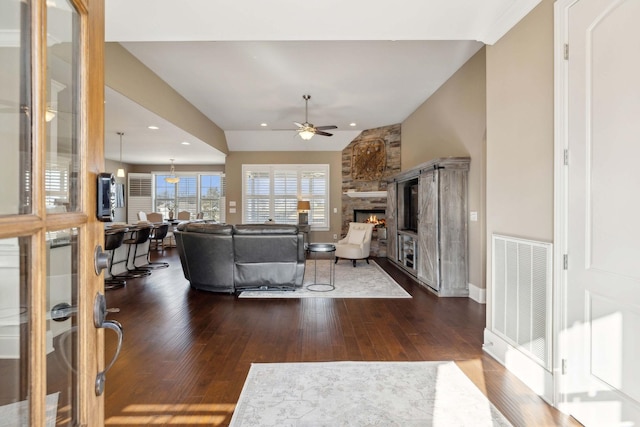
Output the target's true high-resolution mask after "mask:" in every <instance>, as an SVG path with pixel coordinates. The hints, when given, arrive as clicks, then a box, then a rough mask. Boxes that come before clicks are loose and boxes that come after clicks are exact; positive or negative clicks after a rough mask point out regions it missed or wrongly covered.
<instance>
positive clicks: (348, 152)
mask: <svg viewBox="0 0 640 427" xmlns="http://www.w3.org/2000/svg"><path fill="white" fill-rule="evenodd" d="M400 129H401V126H400V124H395V125H390V126H383V127H380V128H376V129H368V130H365V131H363V132H362V133H361V134H360V135H358V137H357V138H356V139H354V140H353V141H351V143H350V144H349V145H347V146H346V147H345V148H344V150H342V228H341V231H342V237H344V236H345V235H346V234H347V231H348V229H349V223H350V222H352V221H353V211H354V209H384V210H386V209H387V199H386V197H385V198H374V197H349V196H347V195H346V194H344V193H346V192H348V191H349V190H352V191H385V190H386V189H387V179H388V178H389V177H391V176H393V175H396V174H397V173H399V172H400V136H401V134H400ZM380 139H381V140H383V141H384V145H385V154H386V164H385V169H384V172H383V173H382V176H381V177H380V178H378V179H376V180H373V181H367V180H355V179H353V177H352V173H351V165H352V151H353V150H352V149H353V146H354V145H355V144H357V143H359V142H363V141H375V140H380ZM371 255H373V256H382V257H384V256H386V242H379V241H378V239H377V233H375V234H374V237H373V239H372V241H371Z"/></svg>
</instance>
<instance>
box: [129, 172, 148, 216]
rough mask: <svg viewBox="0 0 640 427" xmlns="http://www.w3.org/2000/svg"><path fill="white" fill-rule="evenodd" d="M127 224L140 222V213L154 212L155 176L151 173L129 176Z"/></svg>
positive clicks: (131, 174)
mask: <svg viewBox="0 0 640 427" xmlns="http://www.w3.org/2000/svg"><path fill="white" fill-rule="evenodd" d="M128 187H129V190H128V195H129V196H128V198H127V222H128V223H129V224H135V223H136V222H138V212H140V211H142V212H145V213H149V212H151V211H153V197H152V195H153V176H152V175H151V174H150V173H130V174H129V175H128Z"/></svg>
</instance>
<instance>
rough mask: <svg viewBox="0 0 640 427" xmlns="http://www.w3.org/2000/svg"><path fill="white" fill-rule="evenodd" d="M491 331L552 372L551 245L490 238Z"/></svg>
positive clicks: (530, 241) (514, 239) (515, 239)
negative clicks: (491, 268)
mask: <svg viewBox="0 0 640 427" xmlns="http://www.w3.org/2000/svg"><path fill="white" fill-rule="evenodd" d="M492 259H493V270H492V271H493V280H492V292H491V295H492V297H491V300H492V309H493V310H492V325H491V327H492V331H493V332H494V333H496V334H497V335H499V336H501V337H502V338H504V339H505V340H506V341H507V342H508V343H510V344H511V345H512V346H514V347H515V348H517V349H518V350H520V351H522V352H523V353H525V354H526V355H527V356H529V357H530V358H532V359H533V360H534V361H536V362H537V363H539V364H540V365H542V366H543V367H544V368H545V369H547V370H549V371H550V370H551V344H552V336H551V315H552V307H551V292H552V289H551V277H552V245H551V243H544V242H536V241H532V240H524V239H517V238H514V237H506V236H500V235H496V234H494V235H493V240H492Z"/></svg>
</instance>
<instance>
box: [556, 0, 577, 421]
mask: <svg viewBox="0 0 640 427" xmlns="http://www.w3.org/2000/svg"><path fill="white" fill-rule="evenodd" d="M577 1H578V0H557V1H556V3H555V5H554V9H555V10H554V12H555V19H554V120H555V126H554V186H553V189H554V212H553V224H554V227H553V228H554V235H553V241H554V246H555V248H556V250H555V252H554V262H553V283H554V290H553V302H554V304H553V307H554V308H553V310H554V312H553V318H554V322H553V331H552V334H553V349H554V351H553V355H552V357H553V371H552V372H553V378H554V394H553V400H552V403H553V405H554V406H556V407H557V408H559V409H560V410H564V411H565V412H566V409H564V408H565V407H566V398H567V394H566V393H565V387H566V384H565V381H564V380H563V375H562V371H561V366H562V359H563V358H565V357H566V353H567V350H568V344H567V343H566V342H565V341H564V340H562V339H561V337H562V336H563V334H562V331H564V330H566V329H567V327H568V325H567V317H566V308H567V299H566V288H567V276H566V272H565V270H564V254H566V253H567V248H568V246H567V230H568V227H567V224H568V204H567V197H568V191H567V190H568V187H567V186H568V177H567V174H568V168H567V166H565V164H564V153H565V150H566V149H568V148H569V137H568V100H569V98H568V92H567V91H568V69H569V61H567V60H565V59H564V54H565V53H564V52H565V50H564V45H565V43H568V42H569V9H570V8H571V6H573V5H574V4H575V3H576V2H577ZM570 157H571V156H569V158H570Z"/></svg>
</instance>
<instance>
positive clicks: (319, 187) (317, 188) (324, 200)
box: [300, 170, 329, 227]
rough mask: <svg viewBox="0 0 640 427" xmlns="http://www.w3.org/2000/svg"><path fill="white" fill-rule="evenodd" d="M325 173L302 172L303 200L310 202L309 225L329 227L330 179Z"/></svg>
mask: <svg viewBox="0 0 640 427" xmlns="http://www.w3.org/2000/svg"><path fill="white" fill-rule="evenodd" d="M327 175H328V174H327V173H326V172H325V171H317V170H316V171H313V170H312V171H302V172H301V174H300V181H301V193H300V195H301V197H302V200H309V204H310V205H311V210H310V211H309V224H310V225H318V226H326V227H328V226H329V224H328V220H327V218H328V217H329V203H328V200H329V191H328V180H329V177H328V176H327Z"/></svg>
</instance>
